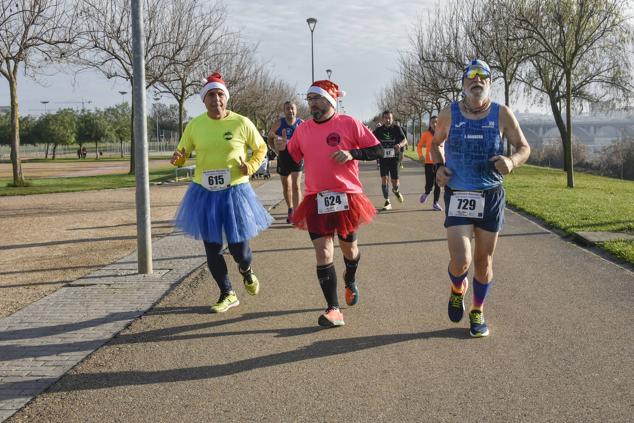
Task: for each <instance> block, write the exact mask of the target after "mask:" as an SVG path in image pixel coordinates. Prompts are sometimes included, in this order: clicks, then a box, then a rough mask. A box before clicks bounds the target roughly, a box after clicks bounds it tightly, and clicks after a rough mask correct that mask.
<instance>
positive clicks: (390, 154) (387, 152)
mask: <svg viewBox="0 0 634 423" xmlns="http://www.w3.org/2000/svg"><path fill="white" fill-rule="evenodd" d="M394 157H396V150H395V149H393V148H384V149H383V158H384V159H392V158H394Z"/></svg>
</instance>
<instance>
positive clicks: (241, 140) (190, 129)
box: [170, 73, 273, 313]
mask: <svg viewBox="0 0 634 423" xmlns="http://www.w3.org/2000/svg"><path fill="white" fill-rule="evenodd" d="M200 98H201V99H202V101H203V102H204V103H205V107H206V108H207V112H206V113H203V114H201V115H200V116H197V117H196V118H194V119H193V120H192V121H191V122H189V124H188V125H187V127H186V128H185V132H184V133H183V136H182V137H181V140H180V143H179V144H178V147H177V149H176V151H175V152H174V154H173V156H172V159H171V160H170V162H171V163H172V164H173V165H175V166H183V165H184V164H185V162H186V161H187V159H188V158H189V157H190V155H191V154H192V152H195V153H196V171H195V173H194V179H193V182H192V183H191V184H190V186H189V188H188V189H187V192H186V193H185V196H184V197H183V201H182V202H181V205H180V207H179V209H178V212H177V214H176V219H175V225H176V227H178V228H179V229H181V230H182V231H183V232H185V233H186V234H188V235H191V236H193V237H194V238H196V239H201V240H202V241H203V243H204V244H205V251H206V253H207V265H208V266H209V270H210V272H211V274H212V276H213V278H214V280H215V281H216V283H217V284H218V287H219V288H220V298H219V299H218V301H217V302H216V303H215V304H214V305H212V306H211V312H212V313H223V312H225V311H227V310H228V309H230V308H231V307H235V306H237V305H238V304H240V301H238V297H237V295H236V293H235V291H234V290H233V288H232V286H231V282H230V280H229V276H228V273H227V264H226V262H225V259H224V257H223V255H222V246H223V243H224V242H227V244H228V246H229V252H230V253H231V255H232V256H233V259H234V260H235V261H236V263H238V270H239V271H240V273H241V274H242V278H243V282H244V286H245V289H246V291H247V293H249V294H251V295H256V294H257V293H258V291H259V289H260V284H259V281H258V279H257V277H256V276H255V274H254V273H253V270H252V269H251V261H252V253H251V248H250V246H249V240H250V239H251V238H253V237H255V236H256V235H257V234H258V233H259V232H260V231H262V230H263V229H266V228H267V227H268V226H270V224H271V223H272V222H273V218H272V217H271V216H270V215H269V213H268V212H267V211H266V210H265V209H264V207H262V204H261V203H260V201H259V200H258V198H257V197H256V195H255V192H254V191H253V189H252V188H251V185H250V184H249V175H252V174H253V173H254V172H255V171H256V170H257V169H258V168H259V167H260V164H261V163H262V161H263V160H264V156H265V154H266V149H267V147H266V143H265V142H264V140H263V139H262V137H261V136H260V134H259V133H258V131H257V129H256V127H255V125H253V123H252V122H251V121H250V120H249V119H248V118H246V117H244V116H241V115H239V114H237V113H234V112H232V111H229V110H227V100H229V91H228V90H227V87H226V85H225V83H224V81H223V79H222V76H221V75H220V74H219V73H214V74H212V75H210V76H209V78H207V84H205V86H204V87H203V89H202V90H201V92H200ZM247 150H251V151H252V152H253V153H252V156H251V157H250V158H247Z"/></svg>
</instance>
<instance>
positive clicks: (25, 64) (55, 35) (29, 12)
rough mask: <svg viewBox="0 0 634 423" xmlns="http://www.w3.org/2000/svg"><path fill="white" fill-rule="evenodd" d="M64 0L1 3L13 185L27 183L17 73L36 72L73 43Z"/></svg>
mask: <svg viewBox="0 0 634 423" xmlns="http://www.w3.org/2000/svg"><path fill="white" fill-rule="evenodd" d="M69 10H73V9H72V8H71V7H69V5H68V2H67V1H65V0H22V1H19V2H17V1H10V0H2V3H0V75H2V76H3V77H4V78H5V79H6V80H7V81H8V83H9V97H10V100H9V101H10V105H11V135H10V136H11V164H12V170H13V185H14V186H24V185H25V181H24V175H23V173H22V162H21V159H20V110H19V101H18V75H19V72H18V71H19V70H20V69H21V68H22V69H23V70H24V71H25V72H26V73H27V74H29V73H30V74H36V73H37V72H38V71H39V70H40V69H41V66H43V63H46V64H49V63H51V62H55V61H58V60H59V59H60V58H61V59H62V60H63V58H64V55H65V53H64V49H65V48H66V47H68V46H69V45H71V44H72V43H73V40H74V37H75V36H76V33H75V32H74V31H73V29H74V28H75V22H74V17H73V15H72V14H71V13H69V12H68V11H69Z"/></svg>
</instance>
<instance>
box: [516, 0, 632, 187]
mask: <svg viewBox="0 0 634 423" xmlns="http://www.w3.org/2000/svg"><path fill="white" fill-rule="evenodd" d="M628 4H629V2H628V1H627V0H559V1H549V0H517V1H516V2H515V5H514V11H515V13H514V14H513V24H514V25H515V26H516V27H517V28H518V29H519V30H520V31H522V32H523V33H524V34H525V35H526V36H527V37H530V38H531V39H532V41H533V42H534V43H535V45H536V48H537V52H536V54H537V57H536V58H535V59H533V60H531V64H532V65H533V71H534V75H533V76H532V77H531V76H530V75H529V77H528V78H525V81H526V82H527V83H529V84H530V86H531V87H532V88H537V89H540V90H541V91H544V92H547V94H548V96H549V100H550V103H551V110H553V114H554V116H555V121H556V122H558V121H560V122H563V121H564V118H562V110H561V107H560V106H559V100H560V99H562V100H563V101H564V104H565V106H564V107H565V125H561V126H560V124H559V123H558V127H559V131H560V133H561V138H562V142H563V146H564V154H565V160H564V163H565V169H566V171H567V186H568V187H570V188H573V187H574V169H573V157H572V148H571V147H572V113H573V100H574V99H575V98H586V99H594V100H601V99H605V98H606V97H608V96H609V95H613V94H615V93H620V94H621V95H628V94H630V93H631V91H632V87H631V84H630V82H629V75H630V69H631V66H630V52H629V46H630V41H631V26H630V24H629V22H628V20H627V17H626V16H625V14H624V13H625V10H626V9H627V6H628Z"/></svg>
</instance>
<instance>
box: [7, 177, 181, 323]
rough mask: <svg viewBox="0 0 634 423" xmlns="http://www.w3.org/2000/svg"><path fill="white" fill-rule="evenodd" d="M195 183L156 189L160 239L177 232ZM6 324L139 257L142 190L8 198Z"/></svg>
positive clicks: (153, 200)
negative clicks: (64, 289) (176, 221)
mask: <svg viewBox="0 0 634 423" xmlns="http://www.w3.org/2000/svg"><path fill="white" fill-rule="evenodd" d="M186 186H187V183H179V184H164V185H157V186H153V187H151V189H150V201H151V215H152V236H153V237H159V236H161V235H165V234H167V233H169V232H171V231H172V225H171V219H172V218H173V217H174V214H175V212H176V208H177V207H178V204H179V202H180V200H181V198H182V196H183V193H184V192H185V189H186ZM0 221H1V222H2V227H3V230H2V232H1V233H0V251H1V253H0V290H1V292H2V295H1V296H0V317H5V316H8V315H10V314H13V313H14V312H16V311H17V310H19V309H20V308H22V307H24V306H26V305H28V304H30V303H32V302H34V301H36V300H38V299H40V298H42V297H44V296H46V295H48V294H50V293H51V292H53V291H55V290H57V289H58V288H60V287H61V286H63V285H64V284H66V283H68V282H72V281H74V280H76V279H78V278H80V277H82V276H84V275H86V274H88V273H90V272H92V271H95V270H97V269H99V268H101V267H103V266H106V265H107V264H109V263H111V262H113V261H115V260H118V259H119V258H121V257H125V256H126V255H128V254H130V253H131V252H133V251H134V250H135V249H136V211H135V189H134V188H126V189H117V190H103V191H85V192H76V193H60V194H42V195H27V196H16V197H3V198H2V199H1V200H0Z"/></svg>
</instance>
